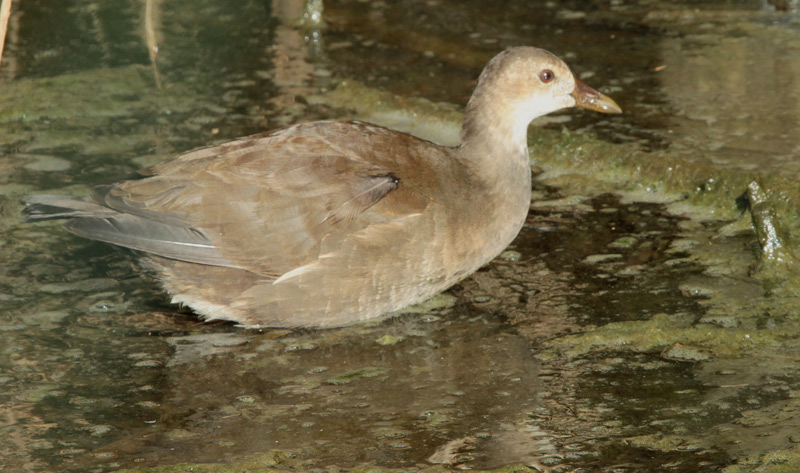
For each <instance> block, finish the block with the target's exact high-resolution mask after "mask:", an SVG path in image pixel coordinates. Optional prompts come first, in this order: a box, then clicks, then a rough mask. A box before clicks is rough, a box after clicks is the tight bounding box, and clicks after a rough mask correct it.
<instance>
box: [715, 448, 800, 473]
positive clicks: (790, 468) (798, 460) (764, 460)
mask: <svg viewBox="0 0 800 473" xmlns="http://www.w3.org/2000/svg"><path fill="white" fill-rule="evenodd" d="M798 471H800V447H795V448H791V449H785V450H776V451H773V452H769V453H767V454H764V455H755V456H752V457H748V458H745V459H742V460H740V461H739V462H737V464H735V465H731V466H729V467H727V468H725V469H724V470H722V472H723V473H796V472H798Z"/></svg>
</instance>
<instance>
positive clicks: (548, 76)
mask: <svg viewBox="0 0 800 473" xmlns="http://www.w3.org/2000/svg"><path fill="white" fill-rule="evenodd" d="M555 78H556V75H555V74H553V71H551V70H550V69H545V70H543V71H542V72H540V73H539V79H540V80H541V81H542V82H544V83H548V82H550V81H551V80H553V79H555Z"/></svg>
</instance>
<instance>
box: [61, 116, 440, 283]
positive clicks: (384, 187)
mask: <svg viewBox="0 0 800 473" xmlns="http://www.w3.org/2000/svg"><path fill="white" fill-rule="evenodd" d="M359 126H360V125H359V124H349V125H348V124H341V123H312V124H305V125H303V126H299V127H291V128H288V129H284V130H280V131H278V132H275V133H271V134H266V135H260V136H256V137H250V138H244V139H241V140H237V141H234V142H231V143H229V144H225V145H221V146H217V147H212V148H205V149H201V150H197V151H193V152H190V153H187V154H185V155H183V156H181V157H179V158H178V159H177V160H175V161H171V162H168V163H165V164H163V165H160V166H156V167H155V168H154V170H153V172H154V175H153V176H151V177H148V178H146V179H142V180H136V181H125V182H123V183H120V184H118V185H115V186H112V187H110V188H105V189H102V190H101V192H100V193H98V194H97V195H96V196H95V200H96V201H97V202H99V203H101V204H102V205H104V206H107V207H109V208H112V209H114V210H116V211H117V212H119V216H115V217H113V218H109V217H108V216H105V215H104V216H103V217H101V218H96V219H87V218H81V219H75V220H73V221H72V222H71V223H70V224H69V226H70V227H69V228H70V230H72V231H74V232H75V233H78V234H81V235H83V236H87V237H90V238H95V239H99V240H103V241H107V242H110V243H115V244H119V245H122V246H127V247H131V248H135V249H137V250H142V251H146V252H151V253H154V254H157V255H160V256H165V257H168V258H172V259H177V260H182V261H188V262H193V263H202V264H209V265H215V266H228V267H234V268H242V269H247V270H250V271H253V272H256V273H259V274H262V275H263V276H264V277H266V278H279V277H280V276H281V275H283V274H286V273H288V272H290V271H292V270H295V269H296V268H299V267H301V266H303V265H307V264H310V263H312V262H313V261H314V260H315V259H316V258H318V257H319V256H320V254H322V253H323V252H325V251H328V250H327V248H335V247H336V246H337V245H338V244H339V243H340V242H341V241H343V240H344V239H347V238H350V237H352V236H353V235H354V234H358V233H359V232H361V233H363V231H364V230H365V229H367V228H368V227H370V226H371V225H376V224H381V223H386V222H388V221H392V220H393V219H397V218H402V217H404V216H406V215H409V214H415V213H420V212H421V209H422V208H423V207H424V206H425V205H426V200H425V198H406V199H403V201H402V202H392V203H391V205H385V206H382V208H381V209H380V210H374V209H373V207H374V206H375V204H377V203H378V202H381V201H382V200H383V199H384V198H385V197H386V196H387V195H389V194H391V193H393V191H395V190H396V189H397V188H398V186H402V185H403V182H401V178H399V177H398V176H397V175H395V173H394V171H393V169H390V167H391V166H387V165H385V164H376V163H375V162H374V161H375V160H374V159H371V158H373V157H374V154H375V153H378V154H381V153H383V154H385V153H387V152H388V149H389V147H386V146H385V143H383V141H381V139H377V140H376V141H375V140H373V141H374V142H373V143H370V139H369V137H368V136H366V135H365V134H364V133H362V132H364V130H358V129H357V128H358V127H359ZM382 133H384V132H382V131H381V132H379V133H378V135H381V134H382ZM385 133H386V134H388V136H390V137H391V133H396V132H391V131H389V130H386V132H385ZM367 135H368V134H367ZM378 138H380V137H378ZM384 141H385V140H384ZM382 143H383V144H382ZM395 200H396V199H395ZM370 209H373V210H370Z"/></svg>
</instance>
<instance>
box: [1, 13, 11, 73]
mask: <svg viewBox="0 0 800 473" xmlns="http://www.w3.org/2000/svg"><path fill="white" fill-rule="evenodd" d="M10 16H11V0H2V3H0V64H2V62H3V47H4V46H5V44H6V31H7V30H8V18H9V17H10Z"/></svg>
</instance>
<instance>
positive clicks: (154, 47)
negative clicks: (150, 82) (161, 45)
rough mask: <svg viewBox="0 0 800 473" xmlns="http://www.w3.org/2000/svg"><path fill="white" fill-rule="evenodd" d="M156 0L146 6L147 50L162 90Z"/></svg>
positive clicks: (159, 88) (158, 84)
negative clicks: (158, 59)
mask: <svg viewBox="0 0 800 473" xmlns="http://www.w3.org/2000/svg"><path fill="white" fill-rule="evenodd" d="M4 1H5V0H4ZM154 1H155V0H147V1H146V2H145V6H144V31H145V38H146V40H147V52H148V53H149V54H150V63H151V64H152V65H153V76H154V77H155V81H156V88H157V89H158V90H161V75H160V74H159V73H158V62H157V61H156V59H157V58H158V41H157V40H156V29H155V27H154V26H153V24H154V23H155V21H154V20H153V16H154V12H155V7H154V6H153V3H154Z"/></svg>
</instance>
